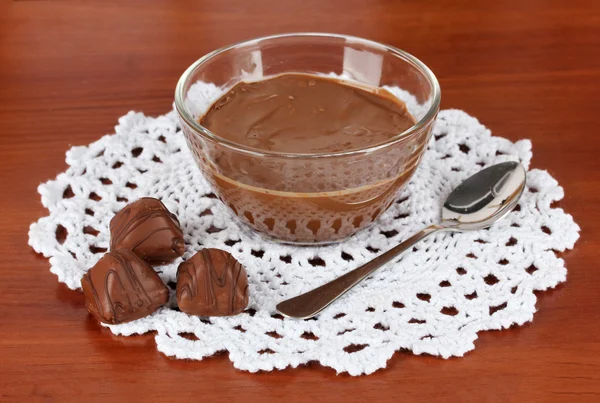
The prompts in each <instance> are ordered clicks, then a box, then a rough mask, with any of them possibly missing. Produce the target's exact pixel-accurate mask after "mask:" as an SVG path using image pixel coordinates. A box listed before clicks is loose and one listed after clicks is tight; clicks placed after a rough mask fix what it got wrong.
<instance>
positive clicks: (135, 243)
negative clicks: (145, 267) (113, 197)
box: [110, 197, 185, 265]
mask: <svg viewBox="0 0 600 403" xmlns="http://www.w3.org/2000/svg"><path fill="white" fill-rule="evenodd" d="M110 234H111V241H110V250H117V249H129V250H131V251H133V252H134V253H135V254H136V255H138V256H139V257H141V258H142V259H144V260H145V261H146V262H148V263H150V264H153V265H160V264H165V263H169V262H172V261H173V260H174V259H176V258H178V257H179V256H181V255H183V252H184V248H185V243H184V241H183V233H182V232H181V229H180V228H179V221H178V220H177V217H175V215H174V214H171V213H170V212H169V210H167V208H166V207H165V205H164V204H162V202H161V201H160V200H158V199H154V198H151V197H144V198H142V199H139V200H138V201H136V202H134V203H131V204H128V205H127V207H125V208H124V209H123V210H121V211H119V212H118V213H117V215H115V216H114V217H113V219H112V220H111V221H110Z"/></svg>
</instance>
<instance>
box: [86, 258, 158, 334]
mask: <svg viewBox="0 0 600 403" xmlns="http://www.w3.org/2000/svg"><path fill="white" fill-rule="evenodd" d="M81 288H82V289H83V293H84V294H85V305H86V307H87V309H88V311H90V313H91V314H92V315H94V316H95V317H96V319H98V320H99V321H100V322H104V323H109V324H118V323H124V322H130V321H132V320H135V319H139V318H143V317H144V316H147V315H150V314H151V313H152V312H154V311H156V310H157V309H158V308H159V307H160V306H161V305H164V304H165V303H166V302H167V300H168V299H169V289H168V288H167V286H166V285H165V284H164V283H163V282H162V280H161V279H160V277H158V274H156V272H155V271H154V269H153V268H152V267H151V266H150V265H149V264H148V263H146V262H144V261H143V260H142V259H140V258H139V257H138V256H137V255H136V254H135V253H133V252H131V251H129V250H117V251H111V252H108V253H106V254H105V255H104V256H103V257H102V258H101V259H100V260H99V261H98V263H96V265H95V266H94V267H92V268H91V269H90V270H88V272H87V273H85V275H84V276H83V278H82V279H81Z"/></svg>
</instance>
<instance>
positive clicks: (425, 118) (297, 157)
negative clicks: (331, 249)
mask: <svg viewBox="0 0 600 403" xmlns="http://www.w3.org/2000/svg"><path fill="white" fill-rule="evenodd" d="M291 72H294V73H309V74H316V75H328V76H334V75H335V76H337V77H340V78H342V79H344V80H347V81H350V82H354V83H358V84H360V85H363V86H364V85H367V86H370V87H375V88H377V87H382V88H386V89H388V90H389V91H390V92H392V93H393V94H394V95H396V96H397V97H399V98H400V99H402V100H403V101H404V102H405V103H406V104H407V107H408V110H409V112H411V114H412V115H413V116H414V117H415V119H416V123H415V124H414V125H413V126H412V127H411V128H409V129H408V130H406V131H404V132H402V133H398V134H397V135H396V136H394V137H392V138H390V139H388V140H387V141H385V142H383V143H379V144H373V145H370V146H369V147H368V148H363V149H355V150H350V151H341V152H324V153H310V154H301V153H283V152H271V151H266V150H260V149H255V148H252V147H249V146H245V145H242V144H238V143H235V142H232V141H230V140H228V139H225V138H222V137H219V135H218V133H212V132H211V131H210V130H208V129H207V128H205V127H203V126H202V125H200V124H199V123H198V118H199V117H200V116H201V115H202V114H203V113H204V112H205V111H206V110H207V109H208V107H209V106H210V104H211V103H212V102H214V101H215V100H216V99H218V97H219V96H220V95H222V94H223V93H224V92H226V91H227V90H228V89H229V88H231V87H232V86H233V85H235V84H236V83H238V82H239V81H242V80H247V81H249V80H258V79H261V78H262V77H269V76H275V75H278V74H282V73H291ZM439 104H440V88H439V84H438V82H437V79H436V78H435V76H434V74H433V73H432V72H431V70H429V68H428V67H427V66H425V64H423V63H422V62H420V61H419V60H418V59H416V58H415V57H413V56H411V55H410V54H408V53H406V52H403V51H401V50H399V49H396V48H393V47H390V46H386V45H382V44H379V43H377V42H373V41H369V40H366V39H361V38H356V37H351V36H344V35H335V34H317V33H296V34H284V35H276V36H269V37H264V38H258V39H254V40H250V41H247V42H242V43H238V44H235V45H231V46H227V47H224V48H222V49H218V50H216V51H214V52H212V53H209V54H207V55H206V56H204V57H202V58H200V59H199V60H198V61H196V62H195V63H194V64H192V65H191V66H190V67H189V68H188V69H187V70H186V71H185V73H183V75H182V76H181V78H180V79H179V82H178V84H177V89H176V92H175V105H176V109H177V112H178V114H179V116H180V120H181V125H182V129H183V132H184V134H185V138H186V141H187V144H188V147H189V149H190V150H191V152H192V154H193V156H194V159H195V160H196V163H197V164H198V166H199V168H200V169H201V171H202V172H203V174H204V176H205V177H206V179H207V180H208V182H209V183H210V185H211V186H212V188H213V190H214V193H215V194H216V195H217V196H218V197H219V199H220V200H221V201H222V202H223V203H224V204H225V205H227V206H228V207H229V209H230V210H231V211H232V212H233V214H235V216H237V217H239V219H240V220H241V221H242V222H243V223H245V224H246V225H248V226H249V227H250V228H252V229H253V230H254V231H256V232H258V233H260V234H262V235H264V236H266V237H268V238H271V239H275V240H278V241H282V242H286V243H295V244H326V243H331V242H336V241H341V240H344V239H346V238H348V237H350V236H352V235H353V234H355V233H356V232H357V231H359V230H361V229H363V228H366V227H367V226H369V225H370V224H371V223H372V222H374V221H375V220H376V219H377V217H379V216H380V215H381V214H382V213H383V212H384V211H385V210H387V209H388V208H389V207H390V205H391V204H392V203H393V202H394V200H395V199H396V197H397V196H398V193H399V192H400V190H401V189H402V187H403V186H404V185H405V184H406V183H407V182H408V180H409V179H410V177H411V176H412V174H413V172H414V171H415V169H416V167H417V165H418V164H419V161H420V159H421V156H422V155H423V152H424V151H425V149H426V146H427V142H428V139H429V136H430V132H431V127H432V124H433V122H434V120H435V118H436V116H437V113H438V110H439Z"/></svg>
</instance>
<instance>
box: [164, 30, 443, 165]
mask: <svg viewBox="0 0 600 403" xmlns="http://www.w3.org/2000/svg"><path fill="white" fill-rule="evenodd" d="M292 37H300V38H302V37H305V38H306V37H315V38H335V39H344V40H346V41H348V42H354V43H361V44H364V45H368V46H370V47H374V48H380V49H385V50H386V51H388V52H390V53H391V54H393V55H394V56H396V57H399V58H401V59H403V60H405V61H407V62H409V63H411V64H412V65H413V66H414V67H416V68H417V69H419V70H420V71H421V72H422V73H423V74H424V75H425V76H426V77H427V79H428V80H429V81H430V83H431V85H432V87H433V88H432V93H433V94H432V95H433V96H432V98H433V101H432V103H431V105H430V106H429V109H428V111H427V113H426V114H425V116H423V117H422V118H421V119H420V120H419V121H418V122H416V123H415V124H414V125H412V126H411V127H410V128H408V129H406V130H405V131H403V132H401V133H398V134H397V135H395V136H393V137H391V138H389V139H388V140H386V141H384V142H383V143H378V144H375V145H373V146H369V147H365V148H358V149H353V150H346V151H334V152H320V153H290V152H278V151H269V150H262V149H259V148H254V147H250V146H245V145H243V144H240V143H237V142H235V141H231V140H228V139H226V138H224V137H221V136H218V135H217V134H215V133H213V132H212V131H210V130H209V129H207V128H206V127H204V126H202V125H201V124H200V123H198V122H197V121H196V120H195V119H194V117H193V116H192V114H191V113H190V112H189V111H188V109H187V107H186V106H185V101H184V100H185V96H186V95H187V93H185V92H184V89H185V86H186V84H187V82H188V80H189V78H190V77H191V76H192V74H193V73H194V71H196V69H197V68H198V67H199V66H200V65H202V64H203V63H205V62H207V61H209V60H210V59H212V58H214V57H216V56H218V55H220V54H222V53H225V52H227V51H229V50H232V49H235V48H237V47H242V46H250V45H254V44H258V43H259V42H261V41H265V40H274V39H282V38H292ZM440 100H441V89H440V85H439V83H438V80H437V78H436V76H435V74H433V72H432V71H431V69H429V67H427V65H425V63H423V62H422V61H420V60H419V59H417V58H416V57H414V56H413V55H411V54H410V53H408V52H405V51H403V50H401V49H398V48H396V47H394V46H390V45H385V44H382V43H379V42H376V41H372V40H369V39H364V38H360V37H357V36H351V35H343V34H331V33H321V32H294V33H285V34H277V35H269V36H262V37H258V38H254V39H250V40H246V41H241V42H237V43H233V44H231V45H227V46H224V47H221V48H219V49H216V50H213V51H212V52H210V53H207V54H206V55H204V56H202V57H201V58H199V59H198V60H196V61H195V62H194V63H192V65H190V66H189V67H188V68H187V69H186V70H185V71H184V73H183V74H182V75H181V77H180V78H179V81H178V82H177V86H176V88H175V109H176V110H177V113H178V114H179V116H180V118H181V119H182V120H183V121H184V122H185V124H187V125H188V126H190V127H191V128H192V129H194V131H195V132H196V133H195V134H202V135H204V136H206V137H208V138H209V139H211V140H212V141H215V142H217V143H218V144H220V145H223V146H225V147H227V148H230V149H233V150H235V151H238V152H242V153H244V154H249V155H254V156H266V157H283V158H307V159H308V158H328V157H340V156H349V155H356V154H365V153H371V152H374V151H377V150H380V149H383V148H386V147H388V146H390V145H393V144H394V143H397V142H398V141H400V140H402V139H404V138H406V137H409V136H410V135H412V134H413V133H415V132H418V131H420V130H421V129H422V128H423V127H425V126H426V125H427V124H429V123H430V122H431V121H433V120H434V119H435V117H436V115H437V113H438V111H439V106H440Z"/></svg>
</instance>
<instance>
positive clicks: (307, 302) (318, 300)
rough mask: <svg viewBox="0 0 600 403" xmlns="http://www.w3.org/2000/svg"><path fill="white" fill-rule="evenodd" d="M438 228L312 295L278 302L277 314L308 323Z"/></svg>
mask: <svg viewBox="0 0 600 403" xmlns="http://www.w3.org/2000/svg"><path fill="white" fill-rule="evenodd" d="M441 229H442V227H441V226H439V225H431V226H429V227H427V228H425V229H423V230H422V231H421V232H418V233H416V234H415V235H413V236H412V237H410V238H408V239H407V240H406V241H404V242H402V243H401V244H399V245H396V246H394V247H393V248H392V249H390V250H388V251H387V252H384V253H382V254H381V255H379V256H377V257H376V258H375V259H373V260H371V261H369V262H367V263H365V264H364V265H362V266H360V267H358V268H356V269H354V270H352V271H350V272H348V273H346V274H344V275H343V276H340V277H338V278H336V279H335V280H332V281H330V282H329V283H326V284H324V285H322V286H320V287H318V288H315V289H314V290H312V291H309V292H307V293H304V294H302V295H298V296H297V297H294V298H291V299H288V300H286V301H283V302H280V303H279V304H278V305H277V311H278V312H279V313H281V314H282V315H284V316H287V317H290V318H295V319H308V318H312V317H313V316H315V315H316V314H317V313H319V312H321V311H322V310H323V309H325V308H326V307H327V306H329V304H331V303H332V302H333V301H335V300H336V299H338V298H339V297H341V296H342V295H344V294H345V293H346V292H348V291H349V290H350V289H352V288H353V287H354V286H355V285H357V284H358V283H360V282H361V281H362V280H364V279H365V278H367V277H369V276H370V275H371V274H372V273H373V272H375V271H376V270H377V269H379V268H380V267H382V266H384V265H385V264H386V263H388V262H389V261H390V260H392V259H393V258H395V257H396V256H398V255H399V254H401V253H402V252H404V251H405V250H407V249H408V248H410V247H411V246H413V245H414V244H416V243H417V242H419V241H420V240H421V239H423V238H425V237H426V236H428V235H429V234H432V233H434V232H437V231H439V230H441Z"/></svg>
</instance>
